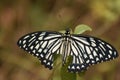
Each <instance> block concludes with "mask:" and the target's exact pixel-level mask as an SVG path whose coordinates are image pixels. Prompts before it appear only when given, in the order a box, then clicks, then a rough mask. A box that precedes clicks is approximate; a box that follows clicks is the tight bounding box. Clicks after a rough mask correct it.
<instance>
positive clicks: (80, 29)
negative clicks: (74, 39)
mask: <svg viewBox="0 0 120 80" xmlns="http://www.w3.org/2000/svg"><path fill="white" fill-rule="evenodd" d="M87 30H89V31H92V29H91V28H90V27H89V26H87V25H84V24H80V25H78V26H76V28H75V30H74V34H82V33H84V32H85V31H87Z"/></svg>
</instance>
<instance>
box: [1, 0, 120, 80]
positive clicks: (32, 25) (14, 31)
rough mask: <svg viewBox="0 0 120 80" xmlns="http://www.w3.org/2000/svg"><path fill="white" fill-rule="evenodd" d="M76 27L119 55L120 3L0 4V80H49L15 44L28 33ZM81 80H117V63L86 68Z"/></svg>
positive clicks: (28, 0) (51, 0)
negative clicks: (79, 25)
mask: <svg viewBox="0 0 120 80" xmlns="http://www.w3.org/2000/svg"><path fill="white" fill-rule="evenodd" d="M78 24H86V25H88V26H90V27H91V28H92V32H89V31H88V32H86V33H84V34H89V35H92V36H95V37H99V38H101V39H103V40H105V41H107V42H109V43H111V44H112V45H113V46H114V47H115V48H116V49H117V50H118V52H120V0H0V80H50V79H51V76H52V75H53V71H52V70H48V69H46V68H44V66H42V65H41V64H40V62H39V60H38V59H36V58H34V57H33V56H31V55H30V54H27V52H25V51H23V50H21V49H19V48H18V46H17V45H16V42H17V40H18V39H19V38H20V37H21V36H23V35H24V34H26V33H29V32H33V31H39V30H53V31H60V30H64V29H66V28H67V27H70V28H72V29H74V28H75V26H77V25H78ZM56 76H57V74H56ZM56 80H59V78H58V79H56ZM81 80H120V59H119V58H118V59H115V60H113V61H110V62H106V63H101V64H98V65H95V66H92V67H90V68H89V69H88V71H87V72H86V73H85V75H83V76H82V77H81Z"/></svg>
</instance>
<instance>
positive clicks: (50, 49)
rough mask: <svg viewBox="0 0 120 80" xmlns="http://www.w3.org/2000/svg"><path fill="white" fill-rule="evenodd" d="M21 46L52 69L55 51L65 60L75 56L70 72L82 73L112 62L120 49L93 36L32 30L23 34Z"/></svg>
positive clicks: (69, 66) (20, 40)
mask: <svg viewBox="0 0 120 80" xmlns="http://www.w3.org/2000/svg"><path fill="white" fill-rule="evenodd" d="M17 45H18V46H19V47H20V48H22V49H24V50H25V51H27V52H28V53H30V54H32V55H34V56H35V57H37V58H38V59H39V60H40V61H41V64H43V65H44V66H45V67H47V68H49V69H52V68H53V62H54V54H60V55H62V63H63V64H65V63H66V59H67V57H68V56H71V57H72V61H71V63H70V64H69V65H68V71H70V72H81V71H84V70H86V69H87V68H88V67H89V66H91V65H93V64H98V63H101V62H105V61H110V60H112V59H114V58H116V57H118V52H117V51H116V49H115V48H114V47H113V46H112V45H110V44H109V43H107V42H105V41H103V40H101V39H99V38H96V37H92V36H86V35H81V34H70V30H66V32H65V33H60V32H56V31H38V32H32V33H29V34H26V35H24V36H23V37H21V38H20V39H19V40H18V42H17Z"/></svg>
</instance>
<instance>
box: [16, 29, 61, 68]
mask: <svg viewBox="0 0 120 80" xmlns="http://www.w3.org/2000/svg"><path fill="white" fill-rule="evenodd" d="M61 35H62V34H61V33H58V32H44V31H40V32H33V33H29V34H27V35H25V36H23V37H22V38H20V39H19V40H18V42H17V44H18V46H19V47H20V48H22V49H24V50H25V51H27V52H29V53H30V54H32V55H34V56H35V57H38V58H39V59H40V61H41V63H42V64H43V65H45V67H48V68H49V69H52V66H53V53H55V52H58V53H59V51H58V50H59V48H60V46H61Z"/></svg>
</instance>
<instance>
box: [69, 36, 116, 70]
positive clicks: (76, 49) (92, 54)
mask: <svg viewBox="0 0 120 80" xmlns="http://www.w3.org/2000/svg"><path fill="white" fill-rule="evenodd" d="M70 39H71V40H72V41H71V47H72V49H71V51H72V56H73V62H72V64H71V65H70V66H69V67H68V70H69V71H73V72H77V71H82V70H86V69H87V68H88V67H89V66H90V65H93V64H97V63H100V62H103V61H109V60H112V59H114V58H116V57H117V56H118V54H117V51H116V50H115V48H114V47H112V46H111V45H110V44H109V43H107V42H105V41H103V40H101V39H98V38H95V37H92V36H81V35H71V37H70Z"/></svg>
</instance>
